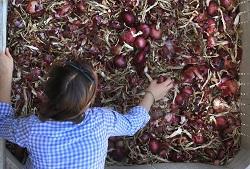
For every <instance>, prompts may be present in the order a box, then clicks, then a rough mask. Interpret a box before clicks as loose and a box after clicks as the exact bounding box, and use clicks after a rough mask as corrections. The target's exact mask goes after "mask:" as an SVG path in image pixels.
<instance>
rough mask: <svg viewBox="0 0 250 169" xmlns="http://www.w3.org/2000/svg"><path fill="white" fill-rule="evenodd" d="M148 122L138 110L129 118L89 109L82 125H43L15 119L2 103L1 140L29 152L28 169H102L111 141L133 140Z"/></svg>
mask: <svg viewBox="0 0 250 169" xmlns="http://www.w3.org/2000/svg"><path fill="white" fill-rule="evenodd" d="M149 119H150V117H149V115H148V112H147V111H146V110H145V109H144V108H143V107H141V106H137V107H134V108H132V109H131V110H130V111H129V112H128V113H127V114H126V115H122V114H119V113H117V112H115V111H113V110H111V109H106V108H90V109H88V110H87V111H86V112H85V119H84V120H83V121H82V122H81V123H80V124H74V123H72V122H56V121H47V122H41V121H40V120H39V119H38V118H37V116H35V115H32V116H30V117H27V118H15V117H14V110H13V108H12V107H11V105H10V104H7V103H0V137H1V138H4V139H6V140H9V141H11V142H13V143H16V144H18V145H20V146H21V147H26V148H27V150H28V152H29V159H28V162H27V163H26V168H29V169H31V168H32V169H103V168H104V164H105V158H106V154H107V147H108V138H109V137H111V136H125V135H127V136H132V135H134V134H135V133H136V132H137V131H138V130H139V129H141V128H142V127H144V126H145V125H146V123H147V122H148V121H149Z"/></svg>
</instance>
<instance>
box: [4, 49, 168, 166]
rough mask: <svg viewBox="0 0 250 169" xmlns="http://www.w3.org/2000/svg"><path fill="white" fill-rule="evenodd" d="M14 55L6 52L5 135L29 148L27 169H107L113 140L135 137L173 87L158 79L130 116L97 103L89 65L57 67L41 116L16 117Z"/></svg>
mask: <svg viewBox="0 0 250 169" xmlns="http://www.w3.org/2000/svg"><path fill="white" fill-rule="evenodd" d="M12 72H13V59H12V57H11V55H10V53H9V50H8V49H6V51H5V52H4V53H2V54H1V55H0V137H1V138H4V139H7V140H9V141H11V142H13V143H16V144H18V145H19V146H21V147H25V148H27V150H28V152H29V158H28V161H27V163H26V165H25V166H26V168H30V169H31V168H32V169H64V168H65V169H103V168H104V164H105V158H106V155H107V148H108V138H109V137H111V136H132V135H134V134H135V133H136V132H137V131H138V130H140V129H141V128H143V127H144V126H145V125H146V123H147V122H148V121H149V119H150V116H149V114H148V112H149V110H150V107H151V106H152V104H153V103H154V102H155V101H157V100H160V99H161V98H163V97H164V96H165V95H166V94H167V93H168V91H169V90H170V89H171V88H172V87H173V83H172V81H171V80H170V79H167V80H166V81H165V82H163V83H161V84H157V82H156V81H155V80H154V81H152V82H151V84H150V85H149V87H148V88H147V89H146V90H145V93H146V94H145V95H144V97H143V98H142V100H141V102H140V104H139V105H137V106H135V107H133V108H132V109H131V110H129V111H128V112H127V113H126V114H125V115H122V114H120V113H118V112H116V111H114V110H111V109H107V108H101V107H93V108H90V105H91V103H93V102H94V98H95V94H96V88H97V83H98V80H97V75H96V73H95V72H94V71H93V69H92V68H91V67H90V66H88V65H86V64H77V63H66V64H65V65H61V66H55V67H54V68H53V69H52V70H51V72H50V73H49V79H48V81H47V83H46V86H45V94H46V97H47V99H46V104H45V105H44V106H43V107H42V111H41V112H40V113H39V115H38V116H36V115H31V116H29V117H27V118H15V117H14V109H13V108H12V106H11V81H12Z"/></svg>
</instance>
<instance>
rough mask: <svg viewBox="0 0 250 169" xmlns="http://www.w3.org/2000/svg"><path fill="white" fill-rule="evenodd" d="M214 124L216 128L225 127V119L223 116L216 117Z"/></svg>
mask: <svg viewBox="0 0 250 169" xmlns="http://www.w3.org/2000/svg"><path fill="white" fill-rule="evenodd" d="M215 126H216V128H217V129H219V130H222V129H225V128H226V127H227V120H226V119H225V117H224V116H219V117H216V121H215Z"/></svg>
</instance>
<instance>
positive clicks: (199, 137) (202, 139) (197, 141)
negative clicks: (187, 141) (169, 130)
mask: <svg viewBox="0 0 250 169" xmlns="http://www.w3.org/2000/svg"><path fill="white" fill-rule="evenodd" d="M192 139H193V141H194V143H195V144H204V143H205V141H206V139H205V137H204V136H203V135H202V134H197V135H193V138H192Z"/></svg>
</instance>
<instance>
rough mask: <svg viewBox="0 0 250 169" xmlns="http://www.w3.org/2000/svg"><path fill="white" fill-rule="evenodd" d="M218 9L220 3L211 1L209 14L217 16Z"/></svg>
mask: <svg viewBox="0 0 250 169" xmlns="http://www.w3.org/2000/svg"><path fill="white" fill-rule="evenodd" d="M218 9H219V6H218V4H217V3H216V2H215V1H210V3H209V6H208V11H207V12H208V14H209V15H211V16H215V15H217V14H218Z"/></svg>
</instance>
